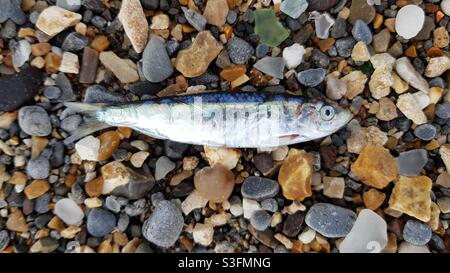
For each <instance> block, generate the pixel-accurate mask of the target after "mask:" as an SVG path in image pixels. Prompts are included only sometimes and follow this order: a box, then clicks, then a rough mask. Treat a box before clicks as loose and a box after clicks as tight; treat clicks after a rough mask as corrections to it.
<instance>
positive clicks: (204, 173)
mask: <svg viewBox="0 0 450 273" xmlns="http://www.w3.org/2000/svg"><path fill="white" fill-rule="evenodd" d="M194 184H195V188H196V189H197V191H198V192H199V193H200V195H202V196H203V197H204V198H206V199H208V200H209V201H212V202H215V203H222V202H224V201H226V200H228V198H229V197H230V196H231V193H232V191H233V188H234V175H233V173H232V172H231V171H230V170H228V169H227V168H225V166H223V165H222V164H220V163H218V164H215V165H214V166H213V167H205V168H203V169H201V170H200V171H198V172H197V173H196V174H195V176H194Z"/></svg>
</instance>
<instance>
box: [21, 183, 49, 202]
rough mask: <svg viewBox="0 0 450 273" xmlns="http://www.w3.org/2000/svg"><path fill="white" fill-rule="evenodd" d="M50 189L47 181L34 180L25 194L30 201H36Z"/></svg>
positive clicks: (26, 188)
mask: <svg viewBox="0 0 450 273" xmlns="http://www.w3.org/2000/svg"><path fill="white" fill-rule="evenodd" d="M49 189H50V184H49V183H48V182H47V180H41V179H39V180H34V181H33V182H31V183H30V184H29V185H28V186H26V187H25V190H24V193H25V196H26V197H27V198H28V199H30V200H31V199H35V198H37V197H39V196H41V195H43V194H44V193H46V192H47V191H48V190H49Z"/></svg>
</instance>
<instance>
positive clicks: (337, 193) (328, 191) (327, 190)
mask: <svg viewBox="0 0 450 273" xmlns="http://www.w3.org/2000/svg"><path fill="white" fill-rule="evenodd" d="M344 189H345V181H344V178H343V177H328V176H326V177H324V178H323V194H324V195H325V196H328V197H330V198H343V197H344Z"/></svg>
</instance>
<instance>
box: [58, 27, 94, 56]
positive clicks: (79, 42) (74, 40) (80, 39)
mask: <svg viewBox="0 0 450 273" xmlns="http://www.w3.org/2000/svg"><path fill="white" fill-rule="evenodd" d="M88 45H89V38H88V37H86V36H84V35H83V34H81V33H78V32H71V33H69V35H67V36H66V38H65V39H64V42H63V44H62V46H61V49H62V50H64V51H71V52H77V51H80V50H82V49H84V48H85V47H87V46H88Z"/></svg>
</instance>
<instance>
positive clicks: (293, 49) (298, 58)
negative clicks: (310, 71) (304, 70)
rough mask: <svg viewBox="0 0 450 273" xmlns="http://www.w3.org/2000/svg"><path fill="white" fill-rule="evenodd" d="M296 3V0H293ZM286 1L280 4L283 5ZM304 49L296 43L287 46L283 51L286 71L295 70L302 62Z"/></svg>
mask: <svg viewBox="0 0 450 273" xmlns="http://www.w3.org/2000/svg"><path fill="white" fill-rule="evenodd" d="M295 1H297V0H295ZM285 2H286V1H284V2H282V3H285ZM305 53H306V51H305V48H304V47H303V46H302V45H300V44H297V43H294V44H293V45H291V46H287V47H285V48H284V49H283V59H284V63H285V64H286V67H287V68H288V69H292V68H296V67H297V66H298V65H299V64H301V63H302V61H303V56H304V55H305Z"/></svg>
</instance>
